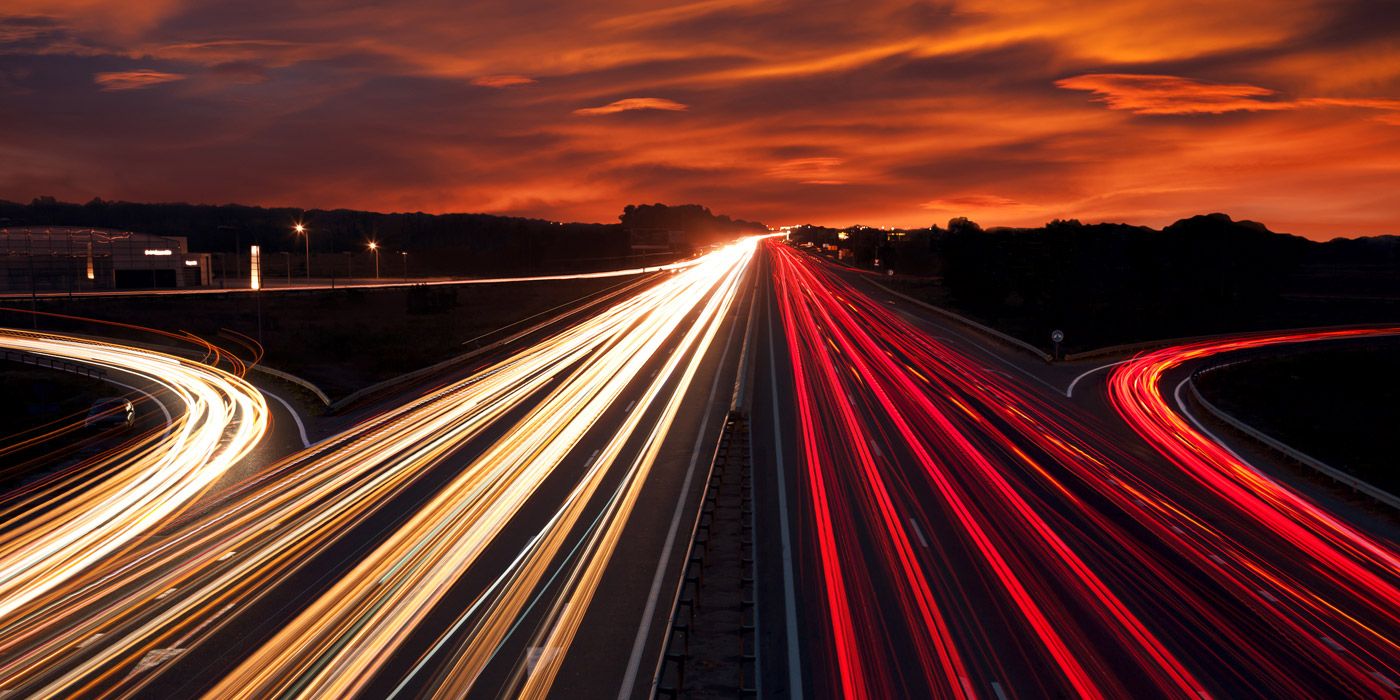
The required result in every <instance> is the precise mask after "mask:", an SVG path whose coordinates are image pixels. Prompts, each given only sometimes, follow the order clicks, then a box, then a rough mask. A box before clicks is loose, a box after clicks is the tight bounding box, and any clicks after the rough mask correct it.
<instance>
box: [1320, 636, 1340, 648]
mask: <svg viewBox="0 0 1400 700" xmlns="http://www.w3.org/2000/svg"><path fill="white" fill-rule="evenodd" d="M1319 639H1321V640H1322V643H1323V644H1326V645H1327V646H1328V647H1329V648H1331V649H1332V651H1346V650H1345V649H1343V648H1342V645H1340V644H1338V643H1337V640H1335V639H1333V638H1331V637H1319Z"/></svg>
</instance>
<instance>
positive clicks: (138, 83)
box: [92, 69, 185, 91]
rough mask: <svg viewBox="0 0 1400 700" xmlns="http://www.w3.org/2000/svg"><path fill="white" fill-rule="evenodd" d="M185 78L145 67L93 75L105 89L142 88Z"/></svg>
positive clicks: (95, 80) (93, 78) (93, 79)
mask: <svg viewBox="0 0 1400 700" xmlns="http://www.w3.org/2000/svg"><path fill="white" fill-rule="evenodd" d="M184 79H185V76H184V75H181V74H179V73H164V72H161V71H158V70H145V69H142V70H128V71H115V72H110V73H98V74H96V75H94V76H92V81H93V82H94V83H97V84H98V85H100V86H102V89H103V90H104V91H112V90H142V89H145V88H148V87H152V86H154V85H160V84H161V83H170V82H174V81H177V80H184Z"/></svg>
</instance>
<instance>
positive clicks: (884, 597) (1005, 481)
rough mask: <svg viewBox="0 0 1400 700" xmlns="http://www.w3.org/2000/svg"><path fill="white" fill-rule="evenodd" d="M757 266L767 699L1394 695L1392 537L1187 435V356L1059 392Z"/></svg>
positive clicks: (932, 324) (884, 308) (936, 324)
mask: <svg viewBox="0 0 1400 700" xmlns="http://www.w3.org/2000/svg"><path fill="white" fill-rule="evenodd" d="M767 252H768V256H767V260H768V262H767V264H768V265H770V268H769V270H768V272H767V274H765V275H764V278H765V279H766V280H768V281H767V282H765V284H764V288H763V292H762V294H761V297H762V301H761V303H760V306H761V307H762V309H763V316H762V317H760V321H759V323H758V327H759V328H760V329H762V331H763V332H762V334H761V336H762V337H761V338H760V339H759V341H758V346H757V347H758V348H760V352H759V357H760V365H759V376H762V377H766V380H765V383H767V384H768V389H767V391H765V390H764V388H763V386H762V383H760V386H759V387H758V388H757V391H756V396H757V397H758V401H757V403H756V405H755V406H754V411H753V415H754V423H753V432H752V435H753V439H754V445H755V447H754V450H755V460H756V461H755V467H754V468H755V473H756V474H758V475H760V478H759V481H758V482H757V483H756V495H755V497H756V499H757V504H756V509H758V512H759V514H760V524H759V526H758V528H757V530H758V531H759V532H760V533H762V534H763V536H762V537H761V538H760V540H759V553H758V560H759V563H760V571H759V582H760V588H759V609H760V614H761V618H760V635H761V647H760V648H761V650H762V656H761V659H760V661H761V663H762V669H763V672H762V689H761V690H762V694H763V695H765V696H771V697H800V696H812V697H968V696H977V697H984V696H985V697H995V698H1009V697H1061V696H1076V695H1077V696H1088V697H1134V698H1142V697H1366V696H1373V697H1382V696H1389V695H1392V694H1394V693H1395V692H1396V690H1397V686H1396V685H1395V683H1396V680H1397V679H1400V670H1398V669H1400V651H1398V650H1397V647H1396V646H1395V640H1396V639H1397V634H1400V595H1397V588H1396V584H1397V572H1398V571H1400V569H1397V566H1396V562H1397V559H1396V555H1395V549H1394V543H1393V542H1392V541H1387V540H1386V538H1385V537H1384V536H1376V535H1372V534H1368V533H1365V532H1362V531H1360V530H1358V529H1355V528H1353V527H1352V526H1349V525H1347V524H1344V523H1343V522H1341V521H1340V520H1338V519H1335V518H1332V517H1331V516H1328V515H1327V514H1326V513H1325V512H1323V511H1322V510H1320V509H1317V508H1316V507H1314V506H1313V505H1311V502H1310V501H1309V500H1308V499H1306V498H1304V497H1300V496H1298V495H1297V494H1295V493H1293V492H1292V491H1291V490H1290V489H1287V488H1286V487H1282V486H1279V485H1278V484H1277V483H1276V482H1274V481H1272V480H1268V479H1261V478H1256V475H1255V472H1253V471H1252V470H1248V469H1246V468H1244V467H1243V466H1242V465H1240V464H1239V463H1237V462H1232V461H1231V459H1232V458H1230V457H1229V456H1228V455H1226V454H1224V450H1221V449H1219V448H1218V447H1211V446H1212V445H1213V444H1214V443H1211V442H1210V441H1208V440H1204V441H1203V440H1200V439H1198V438H1197V437H1196V436H1194V435H1192V434H1191V431H1190V429H1189V428H1187V427H1185V426H1184V424H1183V423H1182V422H1180V419H1178V418H1177V417H1176V416H1175V414H1174V413H1172V412H1171V411H1170V409H1169V408H1168V407H1167V405H1166V403H1165V401H1164V400H1163V397H1162V396H1161V391H1160V387H1159V386H1158V373H1160V372H1163V371H1166V370H1167V369H1169V368H1171V367H1175V366H1177V365H1176V364H1173V363H1179V362H1183V361H1189V360H1191V359H1194V358H1197V357H1200V356H1201V355H1202V353H1201V352H1200V351H1199V350H1198V349H1193V348H1187V349H1180V348H1168V349H1166V350H1163V351H1161V352H1160V353H1158V354H1156V355H1152V356H1148V357H1144V358H1142V359H1140V360H1136V361H1134V362H1129V363H1125V364H1123V365H1119V366H1117V367H1114V368H1110V369H1108V370H1104V371H1102V372H1100V373H1098V376H1099V377H1100V378H1104V377H1106V378H1107V379H1108V382H1107V386H1108V387H1109V391H1108V392H1107V393H1106V396H1107V399H1108V400H1107V401H1105V400H1103V398H1102V397H1101V396H1102V395H1101V394H1100V391H1102V385H1099V386H1098V387H1096V388H1091V387H1093V385H1092V383H1091V384H1090V386H1086V387H1085V388H1083V389H1077V391H1079V396H1080V398H1079V399H1078V400H1071V399H1068V398H1067V397H1066V396H1065V395H1064V393H1063V390H1064V389H1065V388H1066V386H1067V382H1066V376H1065V375H1064V374H1063V370H1059V369H1051V370H1048V371H1044V372H1038V371H1034V370H1033V369H1029V368H1028V367H1027V365H1026V363H1025V362H1024V361H1023V360H1018V359H1016V358H1015V357H1011V356H1004V355H998V356H997V357H995V358H993V357H990V355H991V354H993V353H998V346H997V344H996V343H989V342H980V341H979V339H977V338H975V337H973V336H970V335H968V334H967V331H966V330H964V329H961V328H957V327H954V326H952V324H950V323H948V322H946V321H942V320H940V319H935V318H924V317H918V318H916V316H917V314H916V313H913V312H911V311H910V310H909V309H907V308H901V306H902V305H901V303H900V302H898V301H897V300H894V299H892V298H889V295H884V294H881V293H879V292H878V291H876V290H875V289H874V288H873V287H870V286H867V285H864V284H859V283H857V282H853V281H851V280H850V279H848V277H849V275H844V274H841V273H838V272H836V271H835V270H833V269H832V268H831V267H830V266H827V265H825V264H823V263H820V262H818V261H817V260H816V259H814V258H811V257H809V256H805V255H803V254H800V253H798V252H796V251H794V250H793V249H791V248H788V247H786V246H782V245H780V244H776V243H774V244H770V245H769V246H768V251H767ZM1392 332H1393V331H1392ZM1261 342H1282V341H1280V340H1279V339H1273V340H1271V341H1261ZM764 348H767V352H766V353H765V352H764V350H763V349H764ZM1231 349H1232V348H1231V347H1221V348H1219V349H1218V350H1216V351H1219V352H1225V351H1229V350H1231ZM1170 389H1171V387H1168V388H1167V391H1168V394H1167V397H1166V398H1168V399H1169V398H1170Z"/></svg>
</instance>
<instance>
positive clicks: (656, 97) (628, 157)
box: [0, 0, 1400, 239]
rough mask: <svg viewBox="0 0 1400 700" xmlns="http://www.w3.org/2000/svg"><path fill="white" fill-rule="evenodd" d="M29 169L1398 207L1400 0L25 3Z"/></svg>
mask: <svg viewBox="0 0 1400 700" xmlns="http://www.w3.org/2000/svg"><path fill="white" fill-rule="evenodd" d="M38 195H53V196H56V197H58V198H60V199H64V200H69V201H86V200H88V199H90V198H92V197H102V198H104V199H123V200H129V201H189V202H199V203H214V204H218V203H228V202H238V203H244V204H261V205H268V206H300V207H308V208H311V207H316V208H336V207H345V208H353V209H367V210H375V211H427V212H487V213H499V214H511V215H524V216H536V217H542V218H548V219H556V220H571V221H615V220H616V217H617V215H618V213H619V212H620V211H621V209H622V207H623V205H625V204H627V203H644V202H666V203H672V204H681V203H699V204H704V205H707V206H709V207H711V208H712V209H713V210H715V211H716V212H723V213H727V214H730V215H732V216H735V217H742V218H748V219H754V220H760V221H763V222H765V223H768V224H769V225H774V226H777V225H787V224H797V223H820V224H828V225H848V224H856V223H860V224H866V225H872V226H927V225H929V224H931V223H942V222H946V221H947V220H948V219H949V218H952V217H954V216H969V217H971V218H973V219H975V220H977V221H979V222H981V223H983V224H984V225H1017V226H1019V225H1038V224H1041V223H1044V222H1046V221H1048V220H1050V219H1053V218H1071V217H1073V218H1079V219H1081V220H1084V221H1086V222H1087V221H1124V222H1130V223H1139V224H1147V225H1152V226H1161V225H1164V224H1167V223H1170V222H1172V221H1174V220H1176V219H1178V218H1182V217H1185V216H1189V215H1192V214H1197V213H1206V212H1214V211H1223V212H1227V213H1229V214H1231V215H1232V216H1234V217H1235V218H1237V219H1238V218H1247V219H1253V220H1257V221H1261V222H1264V223H1265V224H1267V225H1269V226H1270V227H1271V228H1273V229H1274V230H1277V231H1286V232H1292V233H1298V234H1302V235H1307V236H1309V237H1312V238H1319V239H1325V238H1331V237H1334V236H1353V235H1370V234H1383V233H1400V3H1397V2H1393V1H1392V0H1232V1H1229V2H1220V1H1217V0H1116V1H1102V2H1092V1H1091V2H1083V3H1064V2H1052V1H1051V0H951V1H948V2H936V1H935V2H907V1H895V0H851V1H844V0H843V1H828V0H806V1H800V2H794V1H789V0H699V1H693V2H666V1H664V0H662V1H657V0H643V1H637V2H632V1H630V0H629V1H624V2H606V1H603V0H598V1H591V2H568V3H566V2H558V1H557V0H556V1H555V2H544V1H542V0H471V2H460V1H457V0H409V1H405V2H386V1H382V0H381V1H372V0H360V1H353V0H352V1H344V0H336V1H332V0H275V1H272V0H198V1H196V0H142V1H141V2H130V1H128V0H122V1H117V0H6V1H5V3H4V4H3V5H0V198H4V199H11V200H18V201H27V200H28V199H29V198H32V197H34V196H38Z"/></svg>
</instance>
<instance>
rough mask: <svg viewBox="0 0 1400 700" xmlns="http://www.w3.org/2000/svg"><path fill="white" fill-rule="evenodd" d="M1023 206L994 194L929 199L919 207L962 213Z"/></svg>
mask: <svg viewBox="0 0 1400 700" xmlns="http://www.w3.org/2000/svg"><path fill="white" fill-rule="evenodd" d="M1023 206H1025V205H1024V204H1022V203H1021V202H1018V201H1016V200H1014V199H1008V198H1006V197H1001V196H998V195H994V194H969V195H964V196H961V197H945V198H942V199H931V200H929V201H927V202H924V203H923V204H920V205H919V208H921V209H928V210H930V211H951V212H964V211H968V210H982V209H1007V208H1013V207H1023Z"/></svg>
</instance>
